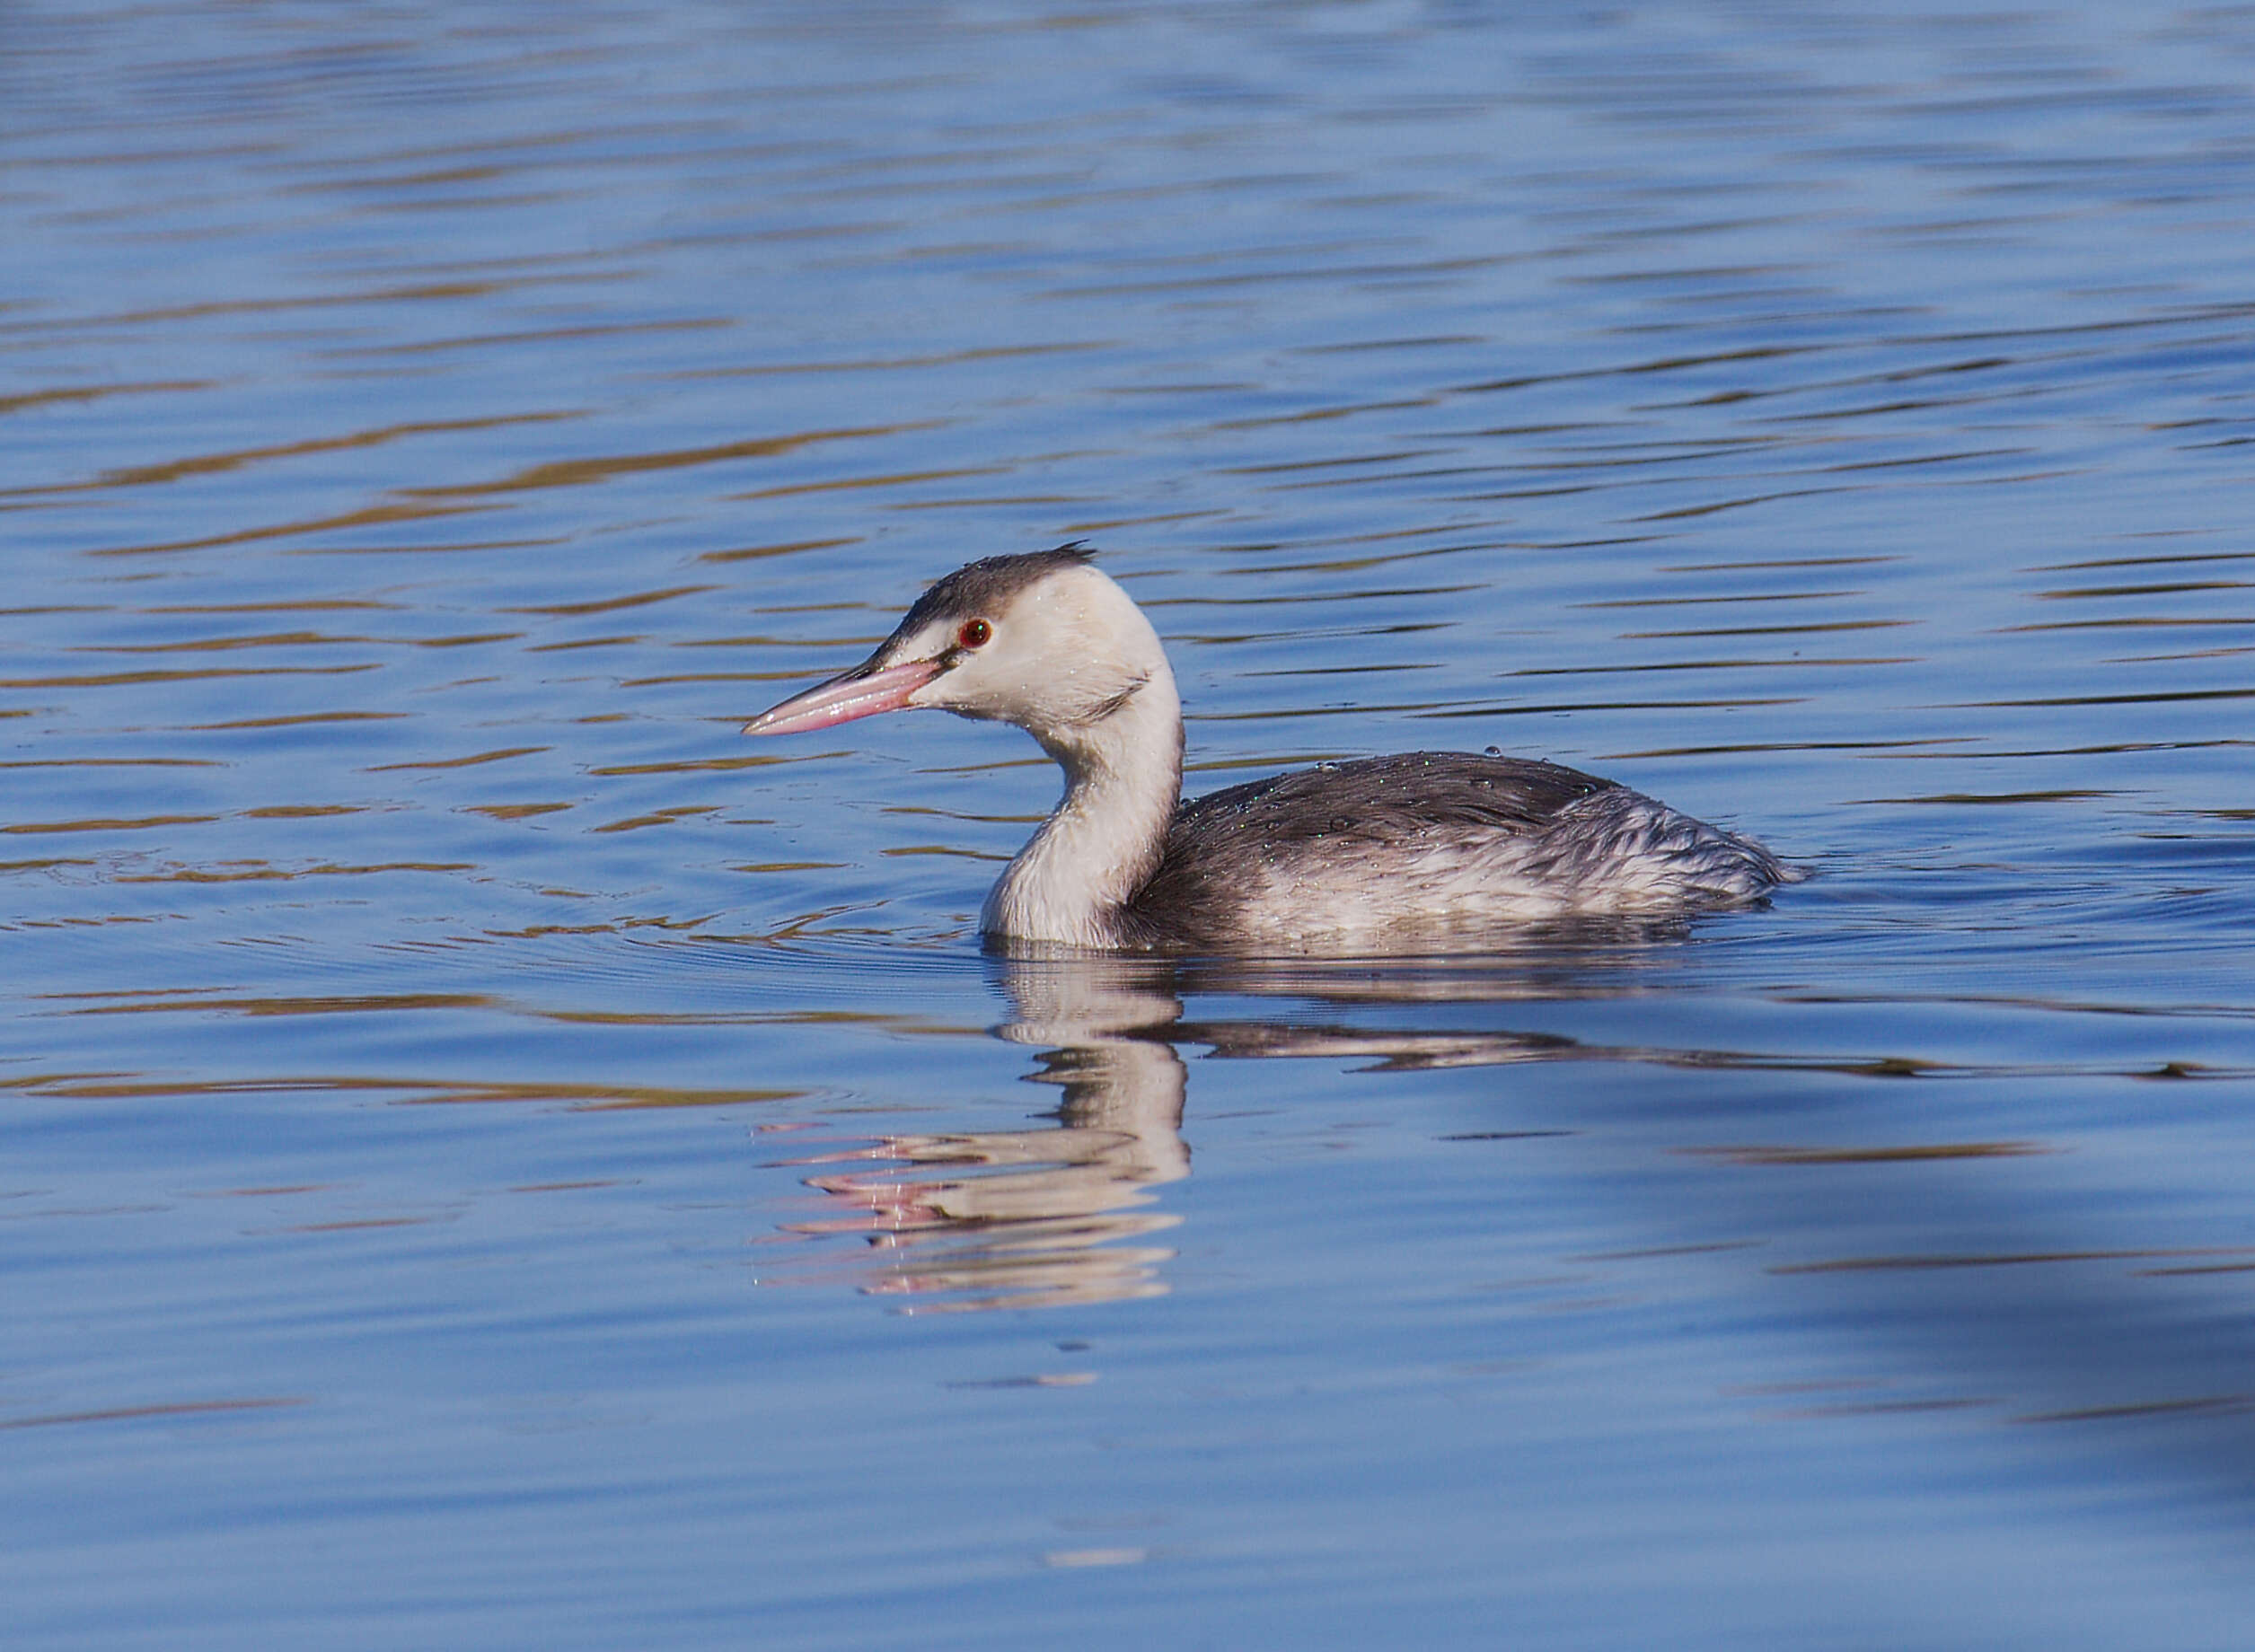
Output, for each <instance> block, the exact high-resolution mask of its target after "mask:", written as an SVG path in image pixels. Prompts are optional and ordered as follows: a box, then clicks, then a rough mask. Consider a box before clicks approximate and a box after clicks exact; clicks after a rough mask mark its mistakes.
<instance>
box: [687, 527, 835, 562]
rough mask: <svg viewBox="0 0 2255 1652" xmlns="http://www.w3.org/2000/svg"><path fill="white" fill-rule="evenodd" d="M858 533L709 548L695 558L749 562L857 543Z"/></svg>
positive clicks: (699, 559) (702, 560)
mask: <svg viewBox="0 0 2255 1652" xmlns="http://www.w3.org/2000/svg"><path fill="white" fill-rule="evenodd" d="M860 542H861V538H860V536H859V534H847V535H844V536H843V537H841V538H839V539H833V540H791V541H790V542H788V544H782V545H745V546H742V547H740V548H738V549H734V550H709V551H706V552H705V553H704V554H703V555H702V556H700V557H699V558H697V560H698V561H700V562H750V561H753V560H755V559H756V558H762V557H788V556H789V555H791V554H792V553H793V552H795V551H801V550H828V549H832V547H833V546H838V545H859V543H860Z"/></svg>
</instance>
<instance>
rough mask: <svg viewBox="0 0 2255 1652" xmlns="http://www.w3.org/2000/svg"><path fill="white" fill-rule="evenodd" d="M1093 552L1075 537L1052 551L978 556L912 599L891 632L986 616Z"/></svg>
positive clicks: (1085, 563) (1081, 564) (903, 632)
mask: <svg viewBox="0 0 2255 1652" xmlns="http://www.w3.org/2000/svg"><path fill="white" fill-rule="evenodd" d="M1096 557H1097V553H1096V552H1095V551H1094V550H1093V549H1090V548H1089V545H1088V541H1087V540H1073V541H1072V542H1071V543H1070V544H1069V545H1060V546H1058V547H1057V549H1054V550H1035V551H1027V552H1026V553H1024V554H1023V555H1020V556H1015V557H982V558H979V560H978V561H976V562H973V563H968V564H966V565H965V566H964V567H959V568H957V569H956V571H955V572H954V573H952V574H950V575H948V576H947V578H945V579H943V580H941V581H939V582H938V584H935V585H933V586H932V587H931V589H929V591H927V592H925V593H924V594H923V595H921V596H920V597H918V598H917V599H916V605H915V606H914V607H912V608H911V609H910V610H909V611H908V612H907V613H906V614H905V615H904V616H903V618H902V619H901V623H900V627H899V629H898V632H897V633H896V634H897V635H903V636H905V635H907V634H909V633H911V632H913V631H916V630H918V629H920V628H922V627H923V626H925V625H927V624H929V623H930V622H931V621H932V620H934V619H975V618H977V617H979V616H980V615H982V614H991V613H992V612H993V611H995V610H996V609H998V608H1000V607H1001V606H1002V605H1003V604H1004V603H1006V602H1009V599H1010V598H1012V597H1014V596H1016V595H1017V593H1019V592H1021V591H1023V590H1025V589H1026V586H1028V585H1030V584H1035V582H1037V581H1039V580H1043V579H1046V578H1047V577H1048V576H1050V575H1052V574H1054V573H1056V572H1057V571H1058V570H1059V569H1060V568H1068V567H1088V566H1089V565H1090V564H1091V563H1093V562H1094V561H1095V560H1096Z"/></svg>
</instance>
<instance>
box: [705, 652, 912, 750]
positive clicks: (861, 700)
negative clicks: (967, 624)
mask: <svg viewBox="0 0 2255 1652" xmlns="http://www.w3.org/2000/svg"><path fill="white" fill-rule="evenodd" d="M942 669H943V668H942V666H941V665H940V663H939V662H938V660H911V661H909V662H908V663H906V664H903V665H888V666H886V667H885V669H884V670H883V671H871V670H870V669H869V668H868V666H866V665H857V666H855V667H854V668H853V669H852V670H851V671H850V672H846V673H845V674H844V675H842V676H838V677H832V679H831V680H830V681H828V682H818V683H816V684H815V686H814V687H813V688H811V689H808V690H806V692H805V693H803V694H794V695H792V696H791V697H790V699H787V700H785V701H784V702H783V703H782V704H781V705H780V706H771V707H768V708H767V709H766V710H765V711H762V713H760V715H759V716H756V717H753V719H752V720H751V721H750V722H749V723H746V724H745V725H744V733H745V734H812V733H814V732H815V730H816V729H818V728H834V727H836V726H837V725H839V724H841V723H850V722H852V721H853V720H854V719H855V718H856V717H873V716H876V714H877V713H878V712H880V711H899V710H902V709H903V708H904V707H906V706H907V705H908V697H909V696H910V695H912V694H913V693H915V692H916V690H919V689H920V688H922V687H923V686H924V685H925V684H926V683H928V682H929V681H931V680H932V679H933V678H935V677H937V676H938V675H939V673H940V672H941V670H942Z"/></svg>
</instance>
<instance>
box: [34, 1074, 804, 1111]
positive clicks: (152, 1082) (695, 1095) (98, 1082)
mask: <svg viewBox="0 0 2255 1652" xmlns="http://www.w3.org/2000/svg"><path fill="white" fill-rule="evenodd" d="M4 1087H5V1088H8V1089H11V1090H14V1091H16V1092H18V1093H21V1094H39V1095H49V1096H63V1097H68V1098H72V1099H77V1100H89V1101H119V1100H133V1099H167V1098H170V1099H177V1100H188V1099H191V1098H194V1097H197V1096H209V1095H296V1094H306V1095H361V1094H377V1095H391V1096H394V1097H396V1098H397V1099H399V1100H400V1101H401V1102H402V1103H410V1104H414V1105H424V1104H436V1103H445V1104H450V1105H451V1104H455V1103H481V1102H561V1103H567V1104H568V1105H570V1106H572V1107H573V1108H574V1109H575V1110H578V1111H586V1112H605V1111H611V1110H615V1109H629V1108H642V1107H732V1106H736V1105H740V1104H756V1103H771V1102H797V1101H805V1100H806V1099H807V1097H808V1095H809V1094H810V1093H809V1092H807V1091H806V1090H783V1089H748V1090H687V1089H674V1088H667V1087H665V1086H662V1085H574V1084H508V1083H498V1082H489V1081H482V1080H477V1079H439V1078H383V1077H338V1076H320V1075H304V1076H293V1075H283V1076H275V1077H270V1078H240V1079H205V1080H196V1079H185V1080H165V1079H143V1078H139V1077H137V1076H135V1075H129V1074H128V1075H58V1074H49V1075H47V1076H43V1077H31V1078H20V1079H17V1080H14V1081H13V1082H12V1083H10V1084H8V1085H6V1086H4Z"/></svg>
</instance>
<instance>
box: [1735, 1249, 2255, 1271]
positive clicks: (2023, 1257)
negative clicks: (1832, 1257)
mask: <svg viewBox="0 0 2255 1652" xmlns="http://www.w3.org/2000/svg"><path fill="white" fill-rule="evenodd" d="M2248 1255H2255V1246H2251V1245H2217V1246H2213V1247H2203V1248H2197V1249H2192V1250H2158V1251H2032V1252H2026V1253H2024V1254H2019V1255H2011V1254H2005V1255H1978V1254H1969V1255H1951V1254H1942V1255H1934V1256H1851V1257H1843V1258H1841V1259H1839V1260H1837V1261H1826V1262H1784V1263H1781V1264H1779V1265H1778V1266H1776V1267H1775V1268H1771V1269H1769V1270H1767V1271H1769V1272H1771V1273H1775V1274H1789V1273H1873V1272H1881V1271H1893V1270H1903V1271H1913V1270H1920V1269H1933V1268H2020V1267H2026V1266H2028V1265H2029V1264H2030V1263H2038V1262H2120V1261H2144V1260H2146V1259H2147V1258H2154V1257H2171V1256H2248Z"/></svg>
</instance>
